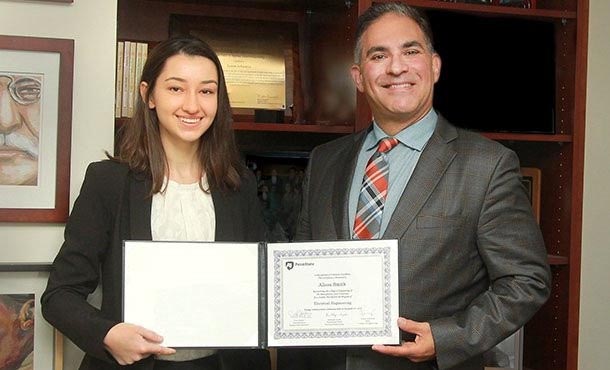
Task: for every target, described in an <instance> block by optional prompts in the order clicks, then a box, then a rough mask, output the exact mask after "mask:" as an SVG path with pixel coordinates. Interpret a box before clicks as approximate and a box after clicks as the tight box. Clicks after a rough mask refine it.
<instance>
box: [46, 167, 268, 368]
mask: <svg viewBox="0 0 610 370" xmlns="http://www.w3.org/2000/svg"><path fill="white" fill-rule="evenodd" d="M246 175H247V176H244V177H243V178H242V185H241V187H240V190H238V191H227V192H220V191H212V199H213V202H214V212H215V216H216V231H215V239H216V240H217V241H248V242H254V241H261V240H263V239H264V235H265V234H264V230H265V226H264V224H263V222H262V214H261V210H260V205H259V201H258V198H257V197H256V181H255V180H254V176H253V175H252V174H250V173H246ZM150 189H151V180H150V178H149V177H147V176H144V175H142V174H138V173H134V172H132V171H130V170H129V169H128V168H127V166H126V165H124V164H120V163H116V162H112V161H101V162H96V163H92V164H90V165H89V167H88V168H87V173H86V175H85V180H84V182H83V186H82V188H81V192H80V195H79V196H78V199H77V200H76V202H75V203H74V207H73V209H72V213H71V214H70V219H69V221H68V223H67V225H66V230H65V233H64V235H65V241H64V243H63V245H62V247H61V249H60V251H59V253H58V254H57V257H56V258H55V261H54V262H53V269H52V271H51V274H50V276H49V282H48V285H47V289H46V291H45V292H44V294H43V295H42V298H41V302H42V313H43V315H44V317H45V319H47V321H49V323H51V324H52V325H53V326H55V327H56V328H58V329H59V330H60V331H61V332H62V333H63V334H65V335H66V336H67V337H68V338H70V339H71V340H72V341H73V342H74V343H75V344H76V345H78V346H79V347H80V348H81V349H82V350H83V351H84V352H85V357H84V359H83V362H82V364H81V366H80V369H81V370H93V369H95V370H111V369H123V368H125V367H123V366H120V365H119V364H118V363H117V362H116V361H115V360H114V358H113V357H112V356H111V355H110V354H109V353H108V352H107V351H106V350H105V348H104V345H103V340H104V337H105V336H106V333H107V332H108V330H110V328H112V327H113V326H114V325H116V324H118V323H119V322H121V319H122V302H123V288H122V261H123V260H122V241H123V240H151V239H152V236H151V228H150V212H151V202H152V197H150V196H149V193H150ZM159 273H161V274H162V273H164V270H163V266H159ZM100 282H101V286H102V306H101V309H100V310H98V309H96V308H94V307H93V306H91V305H90V304H89V303H88V302H87V301H86V298H87V297H88V295H89V294H91V293H92V292H93V291H94V290H95V289H96V287H97V286H98V284H99V283H100ZM203 319H205V318H203ZM219 358H220V366H221V369H222V370H225V369H226V370H240V369H257V370H267V369H269V356H268V354H267V352H266V351H262V350H238V351H235V350H224V351H220V352H219ZM152 367H153V361H152V358H151V357H148V358H146V359H144V360H141V361H138V362H136V363H135V364H133V365H131V366H129V368H130V369H152Z"/></svg>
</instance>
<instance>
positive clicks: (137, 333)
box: [104, 323, 176, 365]
mask: <svg viewBox="0 0 610 370" xmlns="http://www.w3.org/2000/svg"><path fill="white" fill-rule="evenodd" d="M161 342H163V337H162V336H160V335H159V334H157V333H155V332H153V331H151V330H148V329H145V328H143V327H141V326H138V325H133V324H127V323H120V324H116V325H115V326H113V327H112V328H111V329H110V330H108V333H107V334H106V337H104V346H105V347H106V350H107V351H108V352H110V354H111V355H112V357H114V359H115V360H117V362H118V363H119V364H120V365H131V364H133V363H134V362H136V361H140V360H141V359H143V358H146V357H148V356H150V355H172V354H174V353H176V350H175V349H172V348H167V347H163V346H162V345H161Z"/></svg>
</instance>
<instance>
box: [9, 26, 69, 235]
mask: <svg viewBox="0 0 610 370" xmlns="http://www.w3.org/2000/svg"><path fill="white" fill-rule="evenodd" d="M73 70H74V40H71V39H54V38H40V37H24V36H6V35H0V99H3V100H5V101H4V102H3V103H2V104H0V109H5V110H7V112H0V113H2V116H3V117H5V119H9V120H11V121H10V122H9V123H6V124H4V125H5V126H9V125H10V129H6V130H5V131H6V132H5V133H3V135H5V137H6V138H8V139H5V140H4V141H3V143H2V144H0V149H5V151H4V153H5V154H4V155H3V157H2V158H0V160H2V161H4V162H3V167H2V168H3V171H0V222H58V223H59V222H65V221H66V219H67V217H68V208H69V192H70V189H69V188H70V147H71V129H72V86H73ZM6 117H8V118H6ZM9 139H10V140H9ZM2 146H4V148H1V147H2Z"/></svg>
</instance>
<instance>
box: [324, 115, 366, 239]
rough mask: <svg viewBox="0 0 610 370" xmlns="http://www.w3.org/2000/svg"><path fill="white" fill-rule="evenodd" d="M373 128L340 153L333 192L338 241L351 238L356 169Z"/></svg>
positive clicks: (364, 132) (360, 135) (356, 138)
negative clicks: (351, 204)
mask: <svg viewBox="0 0 610 370" xmlns="http://www.w3.org/2000/svg"><path fill="white" fill-rule="evenodd" d="M371 128H372V126H371V127H369V129H367V130H362V132H360V133H359V134H356V135H354V137H353V141H351V142H350V145H349V146H346V147H344V149H343V150H342V151H341V152H340V153H338V159H337V164H338V166H337V171H336V172H335V181H334V187H333V191H332V197H333V199H332V210H333V211H332V212H333V220H334V222H335V230H337V239H339V240H347V239H350V238H351V234H352V233H351V230H352V226H351V225H349V222H348V221H349V217H348V207H349V193H350V187H351V184H352V179H353V176H354V169H355V168H356V162H357V161H358V153H359V151H360V147H361V146H362V143H363V141H364V138H365V137H366V135H367V134H368V132H369V131H370V129H371Z"/></svg>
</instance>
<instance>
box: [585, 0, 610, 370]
mask: <svg viewBox="0 0 610 370" xmlns="http://www.w3.org/2000/svg"><path fill="white" fill-rule="evenodd" d="M589 1H590V3H589V7H590V9H589V55H588V72H587V73H588V78H587V124H586V137H585V140H586V142H585V176H584V177H585V183H584V204H583V236H582V265H581V288H580V292H581V295H580V330H579V333H580V336H579V342H580V343H579V361H578V362H579V369H582V370H589V369H607V368H608V364H609V363H610V351H608V346H609V345H610V339H608V333H610V319H609V313H610V286H609V285H610V238H609V237H610V233H609V232H608V230H609V228H608V223H609V222H610V196H608V189H609V188H610V156H608V140H610V110H609V107H608V102H609V100H608V96H610V87H609V86H610V73H608V66H609V65H610V49H609V48H608V45H609V43H608V35H610V23H609V22H608V18H609V17H610V2H609V1H608V0H589Z"/></svg>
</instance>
